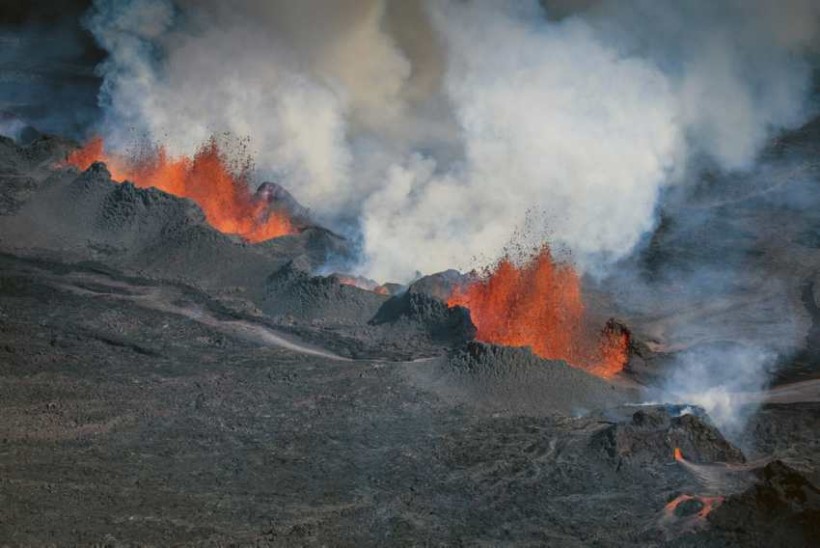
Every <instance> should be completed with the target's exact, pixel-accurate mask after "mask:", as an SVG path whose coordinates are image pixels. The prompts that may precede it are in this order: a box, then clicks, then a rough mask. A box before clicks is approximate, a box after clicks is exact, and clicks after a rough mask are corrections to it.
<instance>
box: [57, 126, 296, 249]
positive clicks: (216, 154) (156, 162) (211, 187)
mask: <svg viewBox="0 0 820 548" xmlns="http://www.w3.org/2000/svg"><path fill="white" fill-rule="evenodd" d="M94 162H104V163H105V164H106V165H107V167H108V170H109V171H110V172H111V177H112V179H114V180H115V181H119V182H123V181H131V182H133V183H134V184H135V185H136V186H138V187H140V188H147V187H154V188H157V189H159V190H162V191H164V192H167V193H169V194H173V195H174V196H180V197H183V198H189V199H191V200H193V201H194V202H195V203H196V204H197V205H198V206H199V207H200V208H202V211H203V212H204V213H205V218H206V220H207V221H208V223H209V224H210V225H211V226H213V227H214V228H215V229H217V230H219V231H220V232H223V233H225V234H236V235H238V236H241V237H242V238H243V239H245V240H247V241H248V242H251V243H256V242H262V241H265V240H270V239H272V238H277V237H279V236H285V235H287V234H292V233H293V232H295V229H294V227H293V225H292V224H291V221H290V219H289V218H288V217H287V216H286V215H285V214H284V213H283V212H281V211H271V210H270V209H269V207H268V204H267V202H266V201H265V200H259V199H257V198H256V197H254V195H253V194H252V193H251V191H250V188H249V187H248V185H247V183H246V181H245V175H244V174H243V173H240V174H238V175H237V174H234V173H232V170H231V169H230V168H229V166H228V163H227V161H226V160H225V157H224V155H223V154H222V151H221V150H220V148H219V145H217V143H216V141H215V140H214V139H210V140H209V141H207V142H206V143H205V144H203V145H202V146H201V147H200V148H199V150H198V151H197V152H196V154H195V155H194V156H193V158H189V157H187V156H179V157H176V158H174V157H170V156H169V155H168V154H167V152H166V151H165V149H164V148H162V147H160V148H158V149H157V150H156V151H155V152H154V153H152V154H141V155H138V156H137V157H136V158H135V159H134V158H128V159H126V158H124V157H123V156H120V155H116V154H109V153H108V152H106V150H105V144H104V142H103V140H102V139H101V138H94V139H92V140H90V141H89V142H88V143H87V144H86V145H85V146H83V147H82V148H80V149H78V150H76V151H74V152H72V153H71V154H69V156H68V158H67V159H66V163H67V164H69V165H72V166H75V167H77V168H79V169H81V170H85V169H88V167H89V166H90V165H91V164H93V163H94Z"/></svg>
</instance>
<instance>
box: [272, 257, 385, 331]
mask: <svg viewBox="0 0 820 548" xmlns="http://www.w3.org/2000/svg"><path fill="white" fill-rule="evenodd" d="M386 299H387V297H385V296H383V295H378V294H376V293H373V292H372V291H367V290H364V289H359V288H358V287H354V286H351V285H346V284H343V283H340V282H339V280H338V279H336V278H335V277H333V276H328V277H324V276H313V275H311V263H310V261H309V260H308V259H307V258H306V257H303V256H302V257H297V258H296V259H294V260H292V261H290V262H288V263H287V264H286V265H284V266H283V267H282V268H280V269H279V270H277V271H276V272H274V273H273V274H271V275H270V276H269V277H268V279H267V281H266V282H265V298H264V300H263V302H262V308H263V310H265V312H267V313H268V314H270V315H271V316H274V317H289V318H293V319H294V320H296V321H300V322H320V323H322V324H332V323H337V324H338V323H341V324H351V323H355V324H364V323H366V322H367V321H368V320H369V319H370V318H372V317H373V315H374V314H375V313H376V311H377V310H378V309H379V307H381V306H382V304H383V303H384V302H385V300H386Z"/></svg>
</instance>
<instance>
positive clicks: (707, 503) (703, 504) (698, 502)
mask: <svg viewBox="0 0 820 548" xmlns="http://www.w3.org/2000/svg"><path fill="white" fill-rule="evenodd" d="M689 501H693V502H692V503H690V504H691V505H692V506H693V511H692V513H691V515H690V516H689V515H685V516H684V517H686V518H688V519H692V520H697V521H703V520H705V519H706V516H708V515H709V514H710V513H711V512H712V510H714V509H715V508H717V507H718V506H720V505H721V504H722V503H723V497H702V496H694V495H679V496H678V497H676V498H675V499H674V500H672V501H670V502H669V503H668V504H667V505H666V506H665V507H664V509H663V513H664V516H665V517H666V518H667V519H672V518H673V517H675V516H676V515H677V514H679V513H684V514H686V513H685V512H682V511H680V510H678V508H679V507H680V506H681V504H683V503H685V502H689Z"/></svg>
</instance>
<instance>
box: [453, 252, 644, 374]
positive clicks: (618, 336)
mask: <svg viewBox="0 0 820 548" xmlns="http://www.w3.org/2000/svg"><path fill="white" fill-rule="evenodd" d="M447 304H448V305H449V306H457V305H460V306H464V307H466V308H468V309H469V310H470V317H471V319H472V321H473V324H475V327H476V339H478V340H479V341H483V342H487V343H496V344H503V345H507V346H522V347H523V346H528V347H530V348H531V349H532V351H533V352H534V353H535V354H536V355H538V356H540V357H542V358H547V359H553V360H564V361H566V362H567V363H569V364H570V365H572V366H575V367H578V368H581V369H584V370H586V371H587V372H589V373H592V374H594V375H597V376H600V377H605V378H609V377H612V376H614V375H616V374H617V373H619V372H620V371H622V370H623V367H624V365H625V364H626V361H627V347H628V344H629V341H628V335H627V334H626V333H624V332H623V331H622V330H619V329H617V328H616V327H615V326H614V325H613V324H608V325H607V326H606V327H604V328H603V329H600V328H599V329H597V330H596V329H594V328H591V327H590V325H589V322H588V321H587V318H586V314H585V309H584V303H583V299H582V297H581V280H580V277H579V276H578V274H577V273H576V272H575V270H574V269H573V268H572V266H570V265H568V264H560V263H556V262H555V261H554V260H553V257H552V254H551V253H550V251H549V249H548V248H546V247H545V248H543V249H542V250H541V251H540V252H539V253H537V254H536V255H535V256H534V257H532V259H530V260H529V261H528V262H527V263H525V264H524V265H522V266H517V265H515V264H514V263H513V262H512V261H511V260H510V259H509V258H504V259H502V260H501V261H500V262H499V263H498V264H497V265H496V267H495V268H494V269H493V270H492V271H491V272H489V273H488V274H487V275H486V276H485V277H483V278H480V279H477V280H474V281H472V282H469V283H467V284H466V285H462V286H459V287H456V288H455V289H454V290H453V292H452V293H451V295H450V297H449V298H448V300H447Z"/></svg>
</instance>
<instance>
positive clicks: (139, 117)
mask: <svg viewBox="0 0 820 548" xmlns="http://www.w3.org/2000/svg"><path fill="white" fill-rule="evenodd" d="M560 3H561V4H562V12H561V15H563V16H564V17H563V18H562V19H561V20H560V21H558V20H554V19H550V15H551V12H550V2H545V4H546V6H547V7H546V12H545V10H544V8H543V7H542V6H541V4H539V3H538V2H536V1H535V0H516V1H511V2H495V1H489V0H473V1H467V2H464V1H455V0H451V1H448V0H438V1H437V0H430V1H427V2H424V1H422V0H413V1H408V0H365V1H360V0H343V1H334V0H307V1H301V2H290V1H287V0H275V1H262V0H256V1H252V0H246V1H239V2H230V3H228V2H221V1H218V0H202V1H193V0H180V1H179V2H177V3H176V4H172V3H171V2H170V0H132V1H130V2H128V1H113V0H97V2H96V3H95V9H94V12H93V13H92V15H91V16H90V17H89V20H88V21H89V27H90V28H91V29H92V31H93V32H94V34H95V36H96V37H97V38H98V40H99V42H100V44H101V45H102V46H103V47H104V48H105V49H107V50H108V51H109V53H110V59H109V61H108V62H107V63H106V64H105V66H104V67H103V68H102V70H103V73H104V75H105V78H106V80H105V87H104V89H103V98H104V100H105V102H106V103H107V105H108V116H107V120H106V125H105V126H104V128H103V131H104V133H105V135H106V137H107V138H108V139H109V141H110V142H112V143H113V144H114V145H122V144H123V143H125V142H127V141H128V140H129V139H130V136H131V133H132V132H133V131H136V132H137V133H140V134H142V133H144V134H146V135H147V136H148V137H149V138H150V139H153V140H156V141H159V142H162V143H165V144H166V145H167V146H168V147H169V148H170V149H171V151H172V152H185V153H190V152H192V151H193V149H194V148H195V147H196V146H197V145H198V144H199V143H200V142H201V141H203V140H204V139H205V138H207V137H208V136H209V135H211V134H212V133H217V132H221V131H230V132H232V133H234V134H237V135H240V136H249V137H251V139H252V142H253V145H254V148H255V149H256V152H257V165H258V167H259V168H260V170H261V171H262V172H263V174H265V175H268V176H278V177H280V178H281V179H282V182H283V184H284V185H285V186H287V187H288V188H289V189H290V190H291V191H292V192H293V193H294V194H295V195H296V197H297V198H298V199H300V200H301V201H303V202H304V203H305V204H306V205H307V206H309V207H310V208H311V209H312V210H313V211H314V212H316V213H317V214H318V216H319V217H320V219H321V220H322V221H324V222H326V223H329V224H331V225H332V226H334V227H336V228H338V229H341V230H344V231H346V232H347V233H354V234H356V235H358V236H360V237H361V239H362V249H363V255H362V260H361V264H360V265H359V271H360V272H359V273H361V274H365V275H367V276H369V277H373V278H376V279H380V280H391V279H392V280H398V281H402V280H407V279H408V278H409V277H411V276H413V275H414V273H415V271H416V270H421V271H423V272H431V271H435V270H441V269H445V268H449V267H452V266H455V267H461V268H468V267H471V266H475V262H476V260H477V258H478V260H479V261H482V262H484V261H487V260H491V259H493V258H495V257H497V256H498V255H499V254H500V253H501V252H502V249H503V247H504V246H505V244H507V243H508V242H509V239H510V237H511V236H512V234H513V232H514V231H515V230H516V228H520V227H522V226H524V224H525V220H526V218H527V215H528V212H530V214H535V215H539V216H541V218H542V219H543V220H544V223H543V224H544V230H543V231H540V232H538V233H533V234H530V235H529V236H530V238H531V239H532V241H533V242H540V241H543V239H544V238H545V237H546V235H547V234H548V235H549V238H550V240H551V241H552V242H553V243H554V244H559V245H561V246H563V247H566V248H568V249H569V250H570V251H572V252H573V254H574V257H575V258H576V260H577V262H578V263H579V265H580V266H582V267H583V268H586V269H590V268H595V267H601V266H602V265H606V264H607V263H608V262H609V261H612V260H616V259H619V258H622V257H624V256H626V255H627V254H629V253H630V252H631V251H632V249H633V248H634V247H635V245H636V244H637V242H638V241H639V239H640V237H641V236H642V234H644V233H645V232H646V231H648V230H649V229H651V228H652V227H653V225H654V222H655V219H654V212H655V209H656V206H657V202H658V199H659V195H660V193H661V190H662V188H663V187H664V185H668V184H673V183H676V182H679V181H680V180H681V177H682V174H684V173H685V170H686V168H687V166H688V164H690V163H691V162H692V160H693V159H694V158H702V157H706V158H708V159H710V160H711V161H713V162H714V163H716V164H717V165H718V166H719V167H723V168H726V169H743V168H746V167H749V166H750V165H751V163H752V162H753V161H754V158H755V154H756V153H757V151H758V150H759V148H760V146H761V145H762V144H763V143H764V141H765V140H766V139H767V138H768V137H769V136H770V135H771V134H772V132H774V131H776V130H778V129H779V128H783V127H791V126H794V125H797V124H799V123H800V122H801V120H802V119H803V117H804V116H805V111H806V108H805V105H806V97H807V90H808V86H809V81H810V66H809V64H808V63H807V62H806V61H805V60H803V58H802V57H800V55H799V54H800V53H802V52H803V51H804V50H806V49H808V48H812V47H814V46H816V42H817V30H818V25H817V17H816V16H817V11H818V8H817V7H816V5H815V4H816V3H813V2H810V1H809V0H789V1H786V2H783V1H776V0H753V1H752V2H745V1H740V0H726V1H725V2H710V1H707V0H698V1H694V2H687V3H680V2H674V1H671V0H670V1H663V2H661V1H655V0H653V1H649V0H632V1H625V2H622V1H615V0H612V1H600V2H590V1H584V2H578V3H577V7H576V6H574V4H575V3H573V2H567V1H562V2H560Z"/></svg>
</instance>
